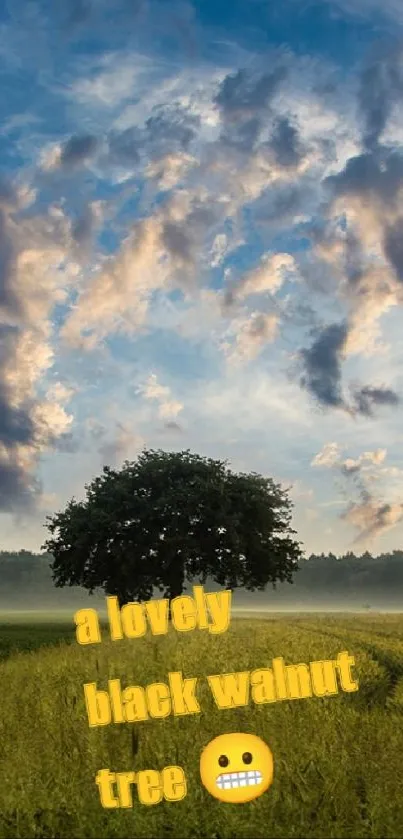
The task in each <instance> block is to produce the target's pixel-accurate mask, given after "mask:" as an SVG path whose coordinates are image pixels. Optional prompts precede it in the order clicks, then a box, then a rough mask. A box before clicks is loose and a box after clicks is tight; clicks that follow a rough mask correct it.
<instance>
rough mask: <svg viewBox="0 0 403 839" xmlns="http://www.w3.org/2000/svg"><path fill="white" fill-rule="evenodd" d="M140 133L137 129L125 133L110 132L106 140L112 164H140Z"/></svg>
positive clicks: (129, 129)
mask: <svg viewBox="0 0 403 839" xmlns="http://www.w3.org/2000/svg"><path fill="white" fill-rule="evenodd" d="M142 143H143V140H142V136H141V132H140V131H139V130H138V129H137V128H126V129H125V131H111V133H110V134H109V138H108V145H109V157H110V160H111V162H112V163H117V164H119V165H125V164H126V165H129V166H131V165H133V164H135V165H136V164H138V163H139V162H140V151H141V147H142Z"/></svg>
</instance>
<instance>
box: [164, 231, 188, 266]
mask: <svg viewBox="0 0 403 839" xmlns="http://www.w3.org/2000/svg"><path fill="white" fill-rule="evenodd" d="M162 238H163V242H164V245H165V247H166V248H167V250H168V251H169V252H170V254H172V256H174V257H178V258H179V259H181V260H184V261H185V262H189V263H190V262H192V249H193V241H192V239H191V236H190V235H189V231H188V230H187V229H185V228H184V227H182V225H181V224H176V223H175V222H172V221H167V222H165V224H164V228H163V234H162Z"/></svg>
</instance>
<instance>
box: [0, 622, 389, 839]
mask: <svg viewBox="0 0 403 839" xmlns="http://www.w3.org/2000/svg"><path fill="white" fill-rule="evenodd" d="M32 620H33V619H32V618H31V624H27V623H24V621H23V620H22V619H20V620H19V621H15V622H11V620H9V621H8V622H7V623H3V624H2V625H1V626H0V638H1V642H0V674H1V691H2V699H1V703H0V839H29V837H33V838H35V839H39V837H41V838H42V839H53V838H55V839H56V837H58V839H75V838H76V837H77V839H81V837H82V839H90V837H91V839H92V837H94V839H95V837H108V839H113V837H116V839H117V837H122V839H124V838H125V837H127V839H129V837H130V839H137V837H144V839H148V837H155V838H156V839H159V837H172V839H174V838H175V839H176V837H178V839H187V837H194V839H243V837H245V839H246V837H251V839H252V837H271V839H288V838H289V839H291V837H312V838H313V837H337V839H339V837H340V839H341V837H401V836H402V835H403V828H402V826H403V757H402V756H403V725H402V724H403V616H400V615H365V616H361V615H360V616H358V615H357V616H354V615H350V616H343V615H338V616H332V615H328V616H316V615H315V616H314V617H312V616H311V617H309V616H303V615H301V616H297V615H295V616H292V615H287V616H286V617H281V616H271V617H270V618H265V619H262V618H260V617H255V618H234V617H233V619H232V623H231V626H230V629H229V630H228V632H226V633H225V634H223V635H221V636H220V635H219V636H213V635H208V634H207V633H206V632H203V631H194V632H190V633H188V634H179V633H176V632H174V631H172V632H170V633H169V634H168V636H161V637H159V638H157V637H153V636H150V635H147V636H145V637H144V638H142V639H140V640H136V641H121V642H116V643H111V642H110V641H108V640H106V635H105V640H104V641H103V643H102V644H100V645H93V646H89V647H86V648H84V647H80V646H78V644H77V643H76V642H75V638H74V631H73V624H72V621H71V622H70V623H68V624H64V623H63V622H60V621H58V622H56V621H47V622H35V623H32ZM342 650H348V652H349V653H350V654H351V655H354V656H355V660H356V667H355V670H354V675H357V677H358V679H359V682H360V687H359V690H358V692H357V693H354V694H347V693H339V695H337V696H335V697H330V698H325V699H317V698H313V699H302V700H294V701H285V702H277V703H274V704H271V705H260V706H258V705H255V704H254V703H253V702H251V703H250V704H249V705H247V706H246V707H243V708H238V709H234V710H228V711H226V710H224V711H223V710H218V709H217V708H216V707H215V704H214V701H213V699H212V696H211V694H210V691H209V689H208V686H207V683H206V682H205V680H203V679H202V677H203V676H206V675H210V674H217V673H226V672H230V671H238V670H254V669H256V668H264V667H268V666H270V665H271V660H272V659H273V658H275V657H276V656H283V657H284V659H285V662H286V663H287V664H292V663H295V664H297V663H299V662H310V661H313V660H318V659H331V658H335V657H337V654H338V653H339V652H340V651H342ZM175 670H181V671H182V672H183V675H184V677H192V676H197V677H199V678H200V680H201V681H200V689H199V690H198V698H199V701H200V705H201V709H202V713H201V714H198V715H190V716H183V717H173V716H169V717H167V719H164V720H150V721H147V722H142V723H136V724H133V725H129V724H123V725H109V726H106V727H103V728H96V729H92V730H90V729H89V726H88V721H87V715H86V709H85V703H84V694H83V688H82V685H83V683H85V682H90V681H96V682H97V683H98V686H99V688H106V686H107V685H106V682H107V679H108V678H120V679H121V680H122V685H124V686H126V685H129V684H139V685H144V686H145V685H147V684H150V683H151V682H157V681H164V680H166V677H167V673H168V672H169V671H175ZM230 731H245V732H251V733H255V734H258V735H259V736H261V737H262V738H263V739H264V740H265V741H266V742H267V743H268V744H269V745H270V747H271V750H272V752H273V755H274V768H275V774H274V782H273V785H272V786H271V787H270V789H269V790H268V791H267V792H266V793H264V795H262V796H261V797H260V798H257V799H256V800H255V801H254V802H251V803H249V804H243V805H231V804H223V803H221V802H219V801H217V800H215V799H213V798H212V797H211V796H210V795H209V794H208V793H207V791H206V790H205V789H204V787H203V786H202V785H201V783H200V776H199V756H200V752H201V751H202V749H203V747H204V746H205V745H206V744H207V743H208V742H209V741H210V740H211V739H212V738H213V737H215V736H216V735H218V734H222V733H225V732H230ZM169 765H178V766H181V767H183V768H184V770H185V773H186V778H187V789H188V792H187V795H186V797H185V798H184V799H183V800H182V801H180V802H166V801H164V802H162V803H160V804H157V805H156V806H151V807H146V806H144V805H142V804H140V803H139V801H138V799H137V795H136V792H134V796H133V808H132V809H126V810H124V809H118V810H115V811H113V810H105V809H103V808H102V807H101V804H100V801H99V795H98V790H97V787H96V785H95V781H94V779H95V775H96V773H97V771H98V770H99V769H101V768H105V767H108V768H109V769H110V770H111V771H117V772H120V771H122V772H123V771H128V770H131V769H135V770H136V769H137V770H140V769H160V770H161V769H163V768H164V767H165V766H169Z"/></svg>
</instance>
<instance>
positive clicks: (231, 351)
mask: <svg viewBox="0 0 403 839" xmlns="http://www.w3.org/2000/svg"><path fill="white" fill-rule="evenodd" d="M278 326H279V319H278V316H277V315H276V314H264V313H262V312H252V313H251V314H250V315H249V314H248V315H241V316H240V317H238V318H234V319H233V320H232V322H231V324H230V326H229V327H228V329H227V330H226V332H225V333H224V337H223V339H222V342H221V348H222V350H223V352H224V353H225V355H226V357H227V359H228V361H229V362H230V363H232V364H238V363H242V362H245V361H252V360H253V359H255V358H256V357H257V356H258V355H259V353H260V351H261V350H262V349H263V348H264V346H265V345H266V344H267V343H272V342H273V341H274V339H275V338H276V336H277V331H278Z"/></svg>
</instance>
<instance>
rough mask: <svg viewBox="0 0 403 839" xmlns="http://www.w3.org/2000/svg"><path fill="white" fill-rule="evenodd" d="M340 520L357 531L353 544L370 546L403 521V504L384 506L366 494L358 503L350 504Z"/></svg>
mask: <svg viewBox="0 0 403 839" xmlns="http://www.w3.org/2000/svg"><path fill="white" fill-rule="evenodd" d="M342 519H343V520H344V521H347V522H348V523H349V524H351V525H352V526H353V527H355V528H356V529H357V530H358V531H359V533H358V536H357V537H356V539H355V540H354V544H357V545H362V544H371V543H372V542H373V541H374V539H376V538H377V537H379V536H380V535H381V534H382V533H384V532H386V531H387V530H390V529H391V528H393V527H396V525H397V524H399V522H401V521H402V520H403V504H399V503H398V502H396V503H393V504H385V503H382V502H380V501H376V500H374V499H373V498H372V497H371V495H370V494H369V493H368V494H364V497H363V499H362V500H361V501H360V502H358V503H352V504H350V505H349V508H348V510H346V511H345V513H343V514H342Z"/></svg>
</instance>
